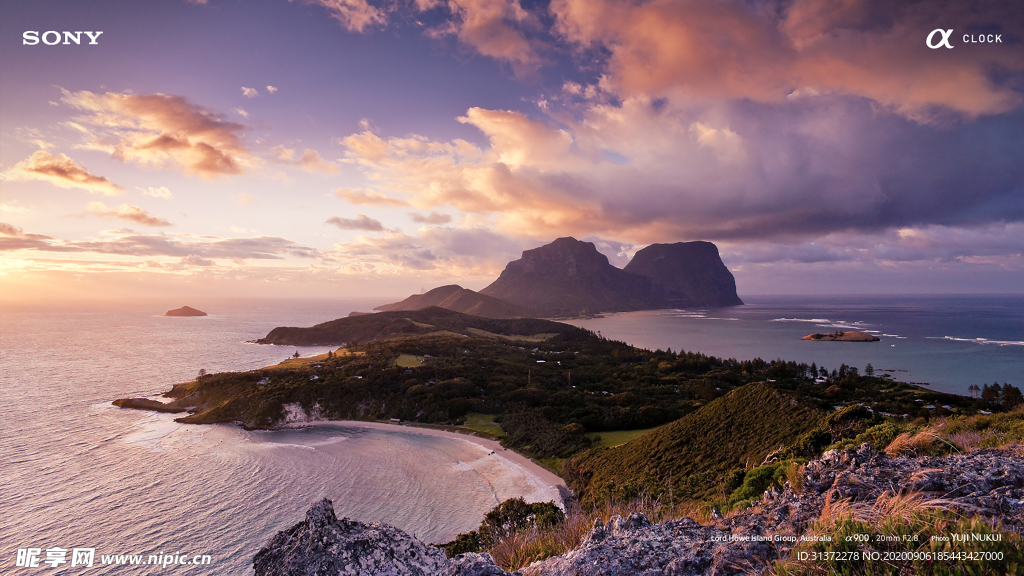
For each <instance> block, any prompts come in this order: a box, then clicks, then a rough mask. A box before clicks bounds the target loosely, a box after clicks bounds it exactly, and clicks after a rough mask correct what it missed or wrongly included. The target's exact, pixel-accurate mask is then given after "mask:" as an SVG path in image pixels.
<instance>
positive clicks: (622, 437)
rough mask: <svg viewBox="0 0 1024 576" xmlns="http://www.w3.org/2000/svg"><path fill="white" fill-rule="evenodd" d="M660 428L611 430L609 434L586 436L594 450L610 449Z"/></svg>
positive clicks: (601, 433) (596, 433) (593, 433)
mask: <svg viewBox="0 0 1024 576" xmlns="http://www.w3.org/2000/svg"><path fill="white" fill-rule="evenodd" d="M658 428H661V426H655V427H654V428H644V429H643V430H612V431H611V432H591V433H589V434H587V436H589V437H590V439H591V440H594V441H595V442H594V445H593V446H594V448H611V447H613V446H618V445H620V444H625V443H626V442H629V441H630V440H633V439H634V438H639V437H640V436H643V435H644V434H646V433H648V432H650V431H651V430H657V429H658Z"/></svg>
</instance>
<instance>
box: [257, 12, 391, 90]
mask: <svg viewBox="0 0 1024 576" xmlns="http://www.w3.org/2000/svg"><path fill="white" fill-rule="evenodd" d="M306 1H307V3H309V4H318V5H320V6H323V7H324V8H327V11H328V12H329V13H330V15H331V17H332V18H334V19H335V20H337V21H338V22H339V23H340V24H341V26H342V27H343V28H345V29H346V30H348V31H349V32H365V31H366V30H367V28H372V27H375V26H383V25H384V24H385V23H387V13H386V12H385V11H384V10H382V9H380V8H377V7H375V6H372V5H370V3H369V2H367V1H366V0H306ZM268 89H269V87H268ZM275 90H276V89H275Z"/></svg>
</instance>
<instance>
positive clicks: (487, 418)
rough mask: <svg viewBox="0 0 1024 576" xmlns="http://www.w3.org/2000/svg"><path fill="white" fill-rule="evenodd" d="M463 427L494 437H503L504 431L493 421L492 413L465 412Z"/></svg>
mask: <svg viewBox="0 0 1024 576" xmlns="http://www.w3.org/2000/svg"><path fill="white" fill-rule="evenodd" d="M463 428H469V429H470V430H474V431H476V432H482V433H484V434H488V435H490V436H494V437H495V438H504V437H505V432H504V431H503V430H502V429H501V425H500V424H497V423H495V422H494V415H493V414H480V413H477V412H470V413H469V414H466V423H465V424H463Z"/></svg>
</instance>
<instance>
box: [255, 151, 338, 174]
mask: <svg viewBox="0 0 1024 576" xmlns="http://www.w3.org/2000/svg"><path fill="white" fill-rule="evenodd" d="M271 150H272V152H273V155H274V161H275V162H278V163H280V164H288V165H291V166H298V167H299V168H302V169H303V170H305V171H306V172H323V173H325V174H335V173H337V172H338V167H337V166H335V165H334V164H331V163H330V162H327V161H326V160H324V159H323V157H322V156H320V153H319V152H317V151H316V150H313V149H312V148H306V149H305V150H304V151H303V152H302V156H300V157H299V158H298V159H295V150H294V149H290V148H285V147H284V146H275V147H274V148H272V149H271Z"/></svg>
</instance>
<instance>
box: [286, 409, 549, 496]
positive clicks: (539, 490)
mask: <svg viewBox="0 0 1024 576" xmlns="http://www.w3.org/2000/svg"><path fill="white" fill-rule="evenodd" d="M318 424H333V425H338V426H351V427H354V428H370V429H374V430H382V431H388V432H400V433H403V434H421V435H425V436H439V437H444V438H450V439H454V440H462V441H463V442H469V443H472V444H475V445H477V446H480V447H482V448H484V449H486V450H488V451H490V452H493V454H494V456H495V457H496V458H498V459H499V460H501V461H503V463H504V465H505V466H506V467H510V468H513V469H518V471H519V472H520V473H522V474H523V476H525V477H526V478H528V479H529V480H530V482H531V483H533V484H534V486H535V487H536V491H535V498H532V499H531V498H527V500H536V501H550V500H554V501H555V503H556V504H558V505H559V506H560V507H563V508H564V507H565V503H564V497H565V496H566V495H568V494H569V489H568V488H567V487H566V485H565V481H564V480H562V478H560V477H559V476H557V475H556V474H553V473H552V472H550V471H548V470H547V469H545V468H543V467H542V466H540V465H538V464H537V463H536V462H534V461H532V460H530V459H529V458H527V457H526V456H523V455H522V454H519V453H517V452H515V451H513V450H509V449H507V448H505V447H504V446H502V445H501V443H499V442H498V441H496V440H490V439H487V438H481V437H479V436H475V435H472V434H460V433H458V432H448V431H447V430H436V429H433V428H422V427H419V426H405V425H402V424H391V423H387V422H363V421H360V420H318V421H311V422H295V423H292V424H287V425H285V426H284V427H286V428H300V427H305V426H316V425H318ZM541 495H543V497H541V498H537V497H536V496H541Z"/></svg>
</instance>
